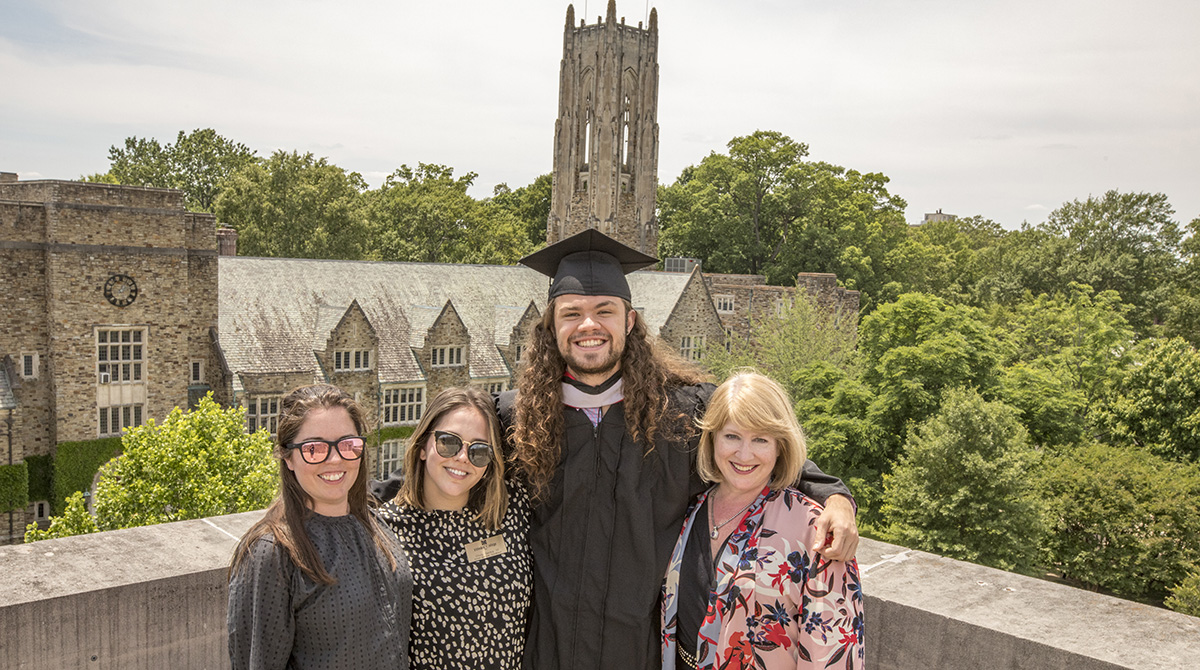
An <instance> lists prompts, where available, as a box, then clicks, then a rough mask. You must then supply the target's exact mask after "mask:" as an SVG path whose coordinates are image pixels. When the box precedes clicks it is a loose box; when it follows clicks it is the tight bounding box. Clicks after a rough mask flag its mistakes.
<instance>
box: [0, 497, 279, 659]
mask: <svg viewBox="0 0 1200 670" xmlns="http://www.w3.org/2000/svg"><path fill="white" fill-rule="evenodd" d="M261 516H262V512H247V513H245V514H235V515H231V516H224V517H216V518H213V519H204V520H197V521H181V522H178V523H171V524H162V525H159V526H147V527H143V528H129V529H126V530H117V531H110V532H107V533H97V534H95V535H82V536H79V537H69V538H63V539H59V540H43V541H41V542H36V543H33V544H23V545H14V546H6V547H0V565H3V566H4V568H5V576H4V579H3V581H2V582H0V668H6V669H11V670H41V669H43V668H44V669H46V670H50V669H52V668H53V669H58V668H63V669H69V668H80V669H87V670H101V669H103V670H109V669H113V670H116V669H129V670H141V669H145V670H157V669H159V668H172V669H175V668H179V669H183V668H228V667H229V652H228V650H227V647H226V632H225V609H226V592H227V589H226V580H225V571H226V568H227V566H228V565H229V559H230V557H231V556H232V555H233V548H234V546H236V544H237V538H240V537H241V536H242V534H243V533H245V532H246V530H247V529H248V528H249V527H250V525H251V524H252V523H254V521H256V520H257V519H258V518H259V517H261Z"/></svg>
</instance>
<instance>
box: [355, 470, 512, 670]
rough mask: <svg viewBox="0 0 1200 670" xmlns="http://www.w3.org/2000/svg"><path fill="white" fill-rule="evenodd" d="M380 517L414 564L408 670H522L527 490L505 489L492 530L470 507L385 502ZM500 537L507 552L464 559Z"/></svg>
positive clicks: (510, 487) (412, 564)
mask: <svg viewBox="0 0 1200 670" xmlns="http://www.w3.org/2000/svg"><path fill="white" fill-rule="evenodd" d="M379 516H380V518H381V519H382V520H383V521H384V522H385V523H387V524H388V525H389V526H391V527H392V529H393V530H395V531H396V534H397V535H398V536H399V538H400V544H401V545H402V546H403V547H404V551H405V553H407V554H408V560H409V563H410V564H411V566H412V572H413V600H412V637H411V643H410V646H409V658H410V663H411V667H412V668H413V670H425V669H430V670H432V669H434V668H438V669H443V668H444V669H452V668H464V669H468V668H469V669H471V670H474V669H476V668H494V669H496V670H508V669H510V668H512V669H515V668H519V667H520V666H521V656H522V654H523V653H524V649H525V627H526V623H527V615H528V610H529V600H530V591H531V582H532V578H533V562H532V558H531V557H530V553H529V494H528V492H527V491H526V489H525V488H524V486H522V485H520V484H518V483H510V484H509V496H508V511H507V512H506V513H505V515H504V521H503V524H502V525H501V527H500V529H499V530H496V531H489V530H487V529H486V528H484V527H483V526H482V525H480V524H479V523H478V522H477V521H475V519H474V512H471V511H469V510H464V511H457V512H450V511H444V510H432V511H425V510H421V509H416V508H413V507H410V506H407V505H405V506H403V507H398V506H396V505H394V504H392V503H386V504H384V505H383V506H381V507H380V508H379ZM498 534H499V535H503V536H504V542H505V544H506V545H507V547H508V551H507V552H506V553H503V554H499V555H496V556H492V557H490V558H484V559H480V560H477V561H475V562H470V561H468V559H467V552H466V550H465V549H464V547H465V546H466V545H468V544H471V543H473V542H479V541H480V540H483V539H485V538H491V537H494V536H496V535H498Z"/></svg>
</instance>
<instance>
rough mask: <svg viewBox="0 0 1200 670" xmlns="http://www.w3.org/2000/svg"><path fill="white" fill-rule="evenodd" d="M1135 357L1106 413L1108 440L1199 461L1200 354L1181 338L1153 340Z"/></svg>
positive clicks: (1164, 455)
mask: <svg viewBox="0 0 1200 670" xmlns="http://www.w3.org/2000/svg"><path fill="white" fill-rule="evenodd" d="M1132 358H1133V359H1134V360H1135V361H1136V363H1135V364H1134V365H1132V366H1130V367H1129V369H1128V371H1127V373H1126V375H1125V377H1124V379H1122V380H1121V382H1120V386H1119V390H1118V394H1117V396H1116V398H1115V399H1114V400H1113V402H1112V404H1111V406H1109V407H1108V409H1107V411H1106V412H1105V416H1104V424H1105V426H1106V427H1107V428H1108V429H1109V430H1110V431H1111V433H1110V435H1109V437H1108V441H1109V442H1111V443H1113V444H1131V445H1135V446H1137V447H1140V448H1144V449H1149V450H1150V451H1152V452H1154V453H1155V454H1158V455H1159V456H1162V457H1163V458H1167V459H1170V460H1174V461H1180V462H1189V461H1190V462H1196V461H1200V352H1197V351H1196V349H1195V348H1194V347H1193V346H1192V345H1191V344H1189V343H1188V342H1186V341H1185V340H1183V339H1180V338H1169V339H1150V340H1146V341H1145V342H1142V343H1141V344H1140V345H1139V346H1138V348H1137V349H1135V350H1134V352H1133V354H1132Z"/></svg>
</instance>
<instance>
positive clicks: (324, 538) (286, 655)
mask: <svg viewBox="0 0 1200 670" xmlns="http://www.w3.org/2000/svg"><path fill="white" fill-rule="evenodd" d="M304 527H305V530H306V531H307V532H308V536H309V538H310V539H311V540H312V543H313V545H314V546H315V547H316V549H317V553H318V554H319V555H320V556H321V563H322V564H323V565H324V566H325V570H326V571H328V572H329V574H330V575H332V576H333V577H334V579H336V580H337V583H336V584H330V585H326V584H317V583H316V582H313V581H312V580H310V579H309V578H308V577H307V576H305V575H304V573H303V572H302V571H301V570H300V569H299V568H297V567H296V565H295V564H294V563H292V561H291V559H290V558H289V557H288V556H287V553H286V552H285V551H284V550H283V549H282V548H281V547H277V546H275V542H274V539H273V538H272V537H271V536H270V535H268V536H266V537H262V538H259V539H258V540H257V541H255V542H254V544H253V545H251V546H250V555H249V556H248V557H247V558H246V560H245V562H244V563H243V564H242V565H241V566H240V568H239V570H238V572H237V574H235V575H234V576H233V579H232V580H230V582H229V613H228V621H227V626H228V629H229V659H230V665H231V666H232V667H233V669H234V670H242V669H244V668H255V669H258V668H284V667H286V668H295V669H297V670H336V669H337V668H364V669H367V670H372V669H378V670H403V668H407V667H408V659H407V649H408V616H409V600H410V598H411V596H412V575H411V574H409V571H408V564H407V562H406V561H405V560H404V553H403V552H402V551H401V550H400V547H399V546H396V545H395V541H394V538H392V535H391V533H389V532H388V531H387V530H386V529H384V528H382V527H381V528H380V530H379V532H380V533H381V534H382V535H383V536H384V540H385V541H387V542H389V543H391V544H392V549H393V554H394V555H395V557H396V569H395V570H392V569H391V568H390V566H389V564H388V561H387V558H386V557H384V556H383V555H382V554H381V552H380V551H379V550H378V548H377V547H376V546H375V543H374V542H373V541H372V540H371V536H370V535H369V534H368V533H367V529H366V528H364V527H363V525H362V524H361V523H360V522H359V520H358V518H357V517H354V516H352V515H346V516H322V515H320V514H312V515H311V516H310V517H309V518H308V519H307V520H306V521H305V523H304Z"/></svg>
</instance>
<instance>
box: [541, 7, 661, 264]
mask: <svg viewBox="0 0 1200 670" xmlns="http://www.w3.org/2000/svg"><path fill="white" fill-rule="evenodd" d="M657 116H658V12H657V10H654V9H651V10H650V26H649V28H647V29H642V24H641V22H638V27H637V28H633V27H630V26H626V25H625V19H624V18H622V19H621V21H620V23H618V22H617V5H616V1H615V0H609V2H608V16H607V17H606V18H605V20H604V22H603V23H596V24H595V25H590V26H589V25H587V24H586V22H585V21H580V22H579V25H578V26H576V25H575V8H574V6H568V7H567V25H566V30H565V31H564V35H563V58H562V71H561V73H560V75H559V92H558V121H556V122H555V124H554V186H553V190H552V195H551V199H550V216H549V218H548V219H547V221H546V242H547V244H553V243H554V242H557V241H559V240H561V239H563V238H565V237H569V236H571V235H573V234H575V233H578V232H580V231H582V230H585V229H588V228H596V229H598V230H599V231H600V232H602V233H604V234H606V235H608V236H610V237H613V238H615V239H618V240H620V241H621V242H623V243H625V244H627V245H629V246H631V247H633V248H635V249H638V250H639V251H642V252H645V253H647V254H652V255H653V254H654V253H655V249H656V248H657V246H658V221H657V219H656V218H655V216H654V195H655V193H654V192H655V188H656V187H657V185H658V123H657Z"/></svg>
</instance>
